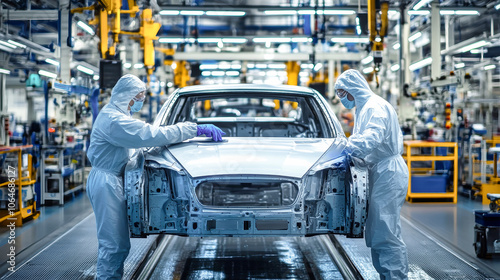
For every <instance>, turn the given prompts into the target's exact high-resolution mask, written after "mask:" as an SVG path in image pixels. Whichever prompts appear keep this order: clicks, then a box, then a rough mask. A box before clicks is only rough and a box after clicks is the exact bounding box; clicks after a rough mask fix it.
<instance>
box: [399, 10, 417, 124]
mask: <svg viewBox="0 0 500 280" xmlns="http://www.w3.org/2000/svg"><path fill="white" fill-rule="evenodd" d="M407 12H408V10H407V9H406V8H405V7H403V8H402V9H400V17H399V20H400V24H399V34H400V35H399V44H400V47H399V65H400V67H399V107H398V109H399V112H398V113H399V120H400V122H403V121H406V120H407V119H413V116H414V107H413V104H412V100H411V99H410V98H409V97H407V96H405V94H404V85H406V84H410V83H411V72H410V69H409V67H410V63H411V54H410V43H409V42H408V37H410V23H409V16H408V14H407Z"/></svg>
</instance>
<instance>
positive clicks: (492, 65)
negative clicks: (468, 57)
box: [483, 64, 497, 70]
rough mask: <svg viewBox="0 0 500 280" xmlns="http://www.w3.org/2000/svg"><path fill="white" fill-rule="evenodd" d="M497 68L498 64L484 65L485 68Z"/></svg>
mask: <svg viewBox="0 0 500 280" xmlns="http://www.w3.org/2000/svg"><path fill="white" fill-rule="evenodd" d="M495 68H497V66H496V65H494V64H490V65H486V66H484V67H483V69H484V70H491V69H495Z"/></svg>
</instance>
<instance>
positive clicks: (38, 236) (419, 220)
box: [0, 192, 500, 279]
mask: <svg viewBox="0 0 500 280" xmlns="http://www.w3.org/2000/svg"><path fill="white" fill-rule="evenodd" d="M476 209H487V205H482V204H481V202H480V201H477V200H475V201H473V200H470V199H468V198H465V197H459V199H458V203H457V204H451V203H405V205H404V207H403V210H402V212H401V217H402V224H403V238H404V240H405V242H406V243H407V244H408V248H409V258H410V273H411V272H412V269H413V267H415V266H419V267H423V268H425V267H426V265H425V264H424V263H425V262H427V263H430V262H433V261H434V259H435V257H436V256H437V255H432V254H428V255H427V254H419V252H418V251H419V248H426V249H427V250H429V247H431V249H430V250H431V252H432V250H434V249H432V248H434V247H436V248H435V250H436V254H437V253H438V251H441V252H443V251H446V253H447V254H450V253H451V254H452V255H453V256H454V257H456V258H458V259H459V260H460V265H457V266H468V267H472V268H473V269H475V270H477V271H479V272H481V273H483V274H484V275H485V276H487V277H485V278H474V279H500V255H496V256H494V257H492V258H489V259H478V258H477V257H476V256H475V253H474V247H473V245H472V244H473V239H474V234H473V233H474V230H473V228H474V215H473V210H476ZM40 210H41V215H40V217H39V218H38V219H37V220H33V221H28V222H26V223H24V225H23V226H22V227H19V228H17V229H16V253H17V254H16V268H17V269H19V271H18V273H14V274H13V275H10V277H7V276H9V274H10V272H9V271H7V268H8V267H9V266H8V264H7V258H8V257H7V253H8V250H9V246H10V245H8V244H7V240H8V235H9V232H8V231H7V229H6V227H1V228H0V244H1V245H0V279H5V278H8V279H28V278H25V277H24V276H23V277H20V276H16V274H19V273H21V274H22V270H27V271H28V270H29V269H30V268H31V269H33V266H34V265H36V262H35V259H36V258H35V257H38V258H40V257H41V256H43V255H44V254H45V255H50V254H53V252H57V251H56V250H55V248H54V247H56V245H57V244H58V243H61V242H66V243H64V244H65V245H63V246H61V244H59V249H60V250H61V253H60V254H64V253H66V252H65V251H67V250H69V247H67V246H71V244H72V243H73V242H74V243H75V244H76V243H82V242H83V245H84V247H86V248H85V250H83V251H80V252H69V253H70V254H73V255H74V254H77V258H79V259H83V258H86V256H84V255H85V254H88V255H91V256H90V257H88V258H87V261H86V265H87V266H91V267H90V268H89V267H87V268H80V271H76V272H77V273H83V274H86V275H87V277H84V278H81V277H79V278H80V279H91V275H93V273H94V271H95V266H94V265H93V263H94V262H95V258H96V257H97V243H96V237H95V222H94V216H93V215H92V208H91V205H90V202H89V200H88V198H87V195H86V193H85V192H83V193H80V194H78V195H77V196H76V197H75V198H73V199H71V200H69V201H68V202H67V203H66V204H65V205H64V207H59V206H45V207H40ZM415 232H416V233H418V235H416V234H415ZM68 233H69V234H68ZM419 236H420V237H419ZM422 236H425V238H422ZM70 238H73V239H77V238H79V239H81V240H72V239H70ZM65 239H67V240H66V241H65ZM417 239H420V240H417ZM141 240H145V239H135V240H133V244H132V250H131V255H133V254H134V252H135V251H139V249H138V248H143V247H145V245H144V244H145V243H141V244H138V243H134V242H143V241H141ZM353 240H354V239H353ZM147 242H149V243H147ZM355 242H356V244H357V245H356V246H358V247H359V248H360V249H363V250H365V249H366V248H362V247H364V242H363V241H362V240H359V239H356V240H355ZM146 243H147V244H148V246H151V245H150V244H152V241H151V240H150V238H148V239H147V240H146ZM134 244H135V245H134ZM436 244H437V245H436ZM65 246H66V247H65ZM79 246H82V244H80V245H79ZM438 247H439V248H438ZM59 249H58V250H59ZM412 251H413V253H412ZM366 252H367V251H366V250H365V253H364V254H365V255H366ZM140 253H141V254H143V255H144V254H146V252H145V251H144V252H140ZM417 255H419V257H418V258H423V259H418V258H417V257H416V256H417ZM422 255H423V256H424V257H422ZM53 257H54V258H57V257H58V256H53ZM49 258H52V256H50V257H49ZM137 258H140V256H139V257H135V259H133V260H131V263H133V262H137ZM59 259H61V256H59ZM63 261H64V260H63ZM44 263H52V261H51V260H45V261H44ZM25 264H26V265H25ZM91 264H92V265H91ZM427 267H428V266H427ZM450 267H452V265H450ZM129 269H130V268H129ZM371 269H373V268H371ZM456 269H457V271H458V270H460V269H461V268H460V267H457V268H456ZM126 270H127V265H126ZM367 270H370V268H367ZM449 270H450V271H448V272H447V273H448V274H447V275H453V274H454V272H453V271H452V270H453V268H450V269H449ZM82 271H83V272H82ZM30 273H31V272H30ZM427 274H432V273H430V272H429V271H427ZM33 276H35V275H33ZM459 278H460V277H458V278H453V279H459ZM38 279H44V278H43V277H42V278H40V277H39V278H38ZM53 279H55V278H53ZM60 279H72V278H71V277H68V275H67V276H66V277H65V278H64V277H63V278H60ZM366 279H372V277H367V278H366ZM374 279H375V278H374ZM410 279H439V278H436V277H424V278H422V277H420V276H419V275H413V277H412V276H411V275H410ZM442 279H450V278H442ZM460 279H465V278H463V277H462V278H460Z"/></svg>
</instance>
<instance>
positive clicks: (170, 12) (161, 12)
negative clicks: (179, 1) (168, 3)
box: [160, 10, 180, 16]
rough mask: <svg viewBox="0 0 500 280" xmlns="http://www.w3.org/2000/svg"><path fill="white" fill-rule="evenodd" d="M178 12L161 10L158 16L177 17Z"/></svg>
mask: <svg viewBox="0 0 500 280" xmlns="http://www.w3.org/2000/svg"><path fill="white" fill-rule="evenodd" d="M179 13H180V12H179V11H174V10H163V11H160V15H162V16H177V15H179Z"/></svg>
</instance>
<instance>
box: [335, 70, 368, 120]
mask: <svg viewBox="0 0 500 280" xmlns="http://www.w3.org/2000/svg"><path fill="white" fill-rule="evenodd" d="M337 89H343V90H345V91H347V92H348V93H350V94H351V95H352V96H353V97H354V102H356V107H357V108H356V111H360V110H361V108H363V106H364V105H365V103H366V102H367V101H368V99H369V98H370V96H371V95H372V94H373V92H372V90H371V89H370V86H369V85H368V83H367V82H366V79H365V77H364V76H363V75H362V74H361V73H360V72H359V71H358V70H353V69H349V70H347V71H344V73H342V74H341V75H340V76H339V77H338V78H337V82H335V91H337Z"/></svg>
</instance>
